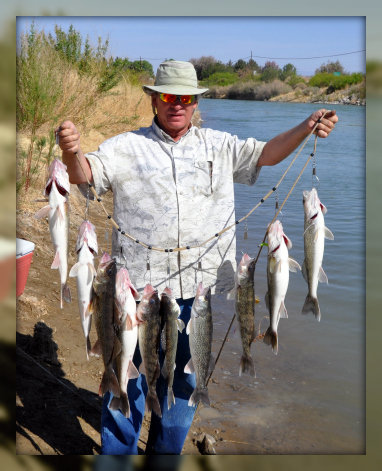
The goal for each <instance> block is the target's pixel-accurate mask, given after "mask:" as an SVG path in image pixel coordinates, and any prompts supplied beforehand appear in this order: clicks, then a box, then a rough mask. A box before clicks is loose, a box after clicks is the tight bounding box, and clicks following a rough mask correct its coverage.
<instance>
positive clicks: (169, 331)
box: [160, 288, 184, 409]
mask: <svg viewBox="0 0 382 471" xmlns="http://www.w3.org/2000/svg"><path fill="white" fill-rule="evenodd" d="M179 315H180V307H179V305H178V303H177V302H176V300H175V297H174V295H173V294H172V291H171V289H170V288H165V289H164V290H163V293H162V296H161V301H160V317H161V319H162V321H163V323H164V326H163V330H162V350H163V353H164V355H165V359H164V363H163V367H162V376H163V377H164V378H165V379H166V382H167V407H168V409H170V408H171V406H172V404H175V397H174V393H173V390H172V386H173V383H174V370H175V367H176V364H175V357H176V349H177V345H178V330H179V332H182V330H183V329H184V322H183V321H182V320H181V319H178V318H179Z"/></svg>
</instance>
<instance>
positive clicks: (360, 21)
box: [17, 16, 366, 75]
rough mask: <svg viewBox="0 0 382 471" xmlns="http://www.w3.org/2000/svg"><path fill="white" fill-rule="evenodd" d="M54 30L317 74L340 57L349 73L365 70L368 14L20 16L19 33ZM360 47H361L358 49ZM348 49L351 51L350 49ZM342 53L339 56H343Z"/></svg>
mask: <svg viewBox="0 0 382 471" xmlns="http://www.w3.org/2000/svg"><path fill="white" fill-rule="evenodd" d="M33 20H34V21H35V25H36V26H37V28H38V30H42V29H44V30H45V32H47V33H48V32H52V33H54V26H55V24H57V25H59V26H61V27H62V29H63V30H64V31H68V29H69V26H70V25H71V24H73V26H74V28H75V29H76V30H77V31H79V32H80V33H81V35H82V37H83V38H86V36H87V35H89V37H90V39H91V40H93V41H94V43H96V41H97V38H98V36H101V37H102V39H103V40H106V39H107V38H109V53H110V55H112V56H113V57H117V56H118V57H121V58H125V57H127V58H128V59H129V60H139V59H140V58H142V59H145V60H148V61H149V62H150V63H151V64H152V65H153V68H154V72H155V71H156V69H157V68H158V65H159V64H160V63H161V62H162V61H163V60H165V59H175V60H183V61H188V60H190V59H191V58H199V57H201V56H213V57H214V58H215V59H216V60H219V61H221V62H223V63H227V62H228V61H229V60H231V61H232V62H236V61H237V60H238V59H245V60H246V61H248V59H250V57H251V54H252V58H253V59H254V60H255V61H256V62H257V63H258V64H259V65H260V66H262V65H264V64H265V62H266V61H267V60H275V62H276V63H277V64H278V65H279V66H280V68H282V67H283V66H284V65H285V64H287V63H292V64H293V65H294V66H295V67H296V68H297V72H298V74H300V75H313V74H314V72H315V70H316V69H317V68H318V67H319V66H320V65H321V64H323V63H326V62H328V61H334V62H335V61H337V60H339V61H340V63H341V64H342V65H343V67H344V69H345V70H346V71H347V72H365V57H366V53H365V49H366V43H365V34H366V21H365V17H362V16H359V17H182V16H180V17H157V16H153V17H99V16H98V17H97V16H92V17H80V16H71V17H70V16H69V17H64V16H40V17H27V16H19V17H18V18H17V36H18V37H19V36H20V34H21V33H22V32H25V31H27V30H28V29H29V28H30V25H31V23H32V21H33ZM358 51H361V52H358ZM349 53H350V54H349ZM340 54H341V55H340Z"/></svg>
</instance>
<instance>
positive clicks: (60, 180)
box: [44, 159, 70, 197]
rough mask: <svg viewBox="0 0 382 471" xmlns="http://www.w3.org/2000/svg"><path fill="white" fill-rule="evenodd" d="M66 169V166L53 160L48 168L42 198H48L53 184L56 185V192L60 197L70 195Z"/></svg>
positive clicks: (59, 161)
mask: <svg viewBox="0 0 382 471" xmlns="http://www.w3.org/2000/svg"><path fill="white" fill-rule="evenodd" d="M66 169H67V167H66V165H65V164H63V163H62V162H61V160H58V159H54V160H53V162H52V163H51V164H50V167H49V176H48V181H47V183H46V185H45V189H44V196H46V197H48V196H49V194H50V192H51V190H52V184H53V182H54V183H55V184H56V187H57V190H58V191H59V193H61V195H63V196H66V195H67V194H69V193H70V183H69V175H68V172H67V171H66Z"/></svg>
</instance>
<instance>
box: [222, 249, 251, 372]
mask: <svg viewBox="0 0 382 471" xmlns="http://www.w3.org/2000/svg"><path fill="white" fill-rule="evenodd" d="M227 299H235V310H236V316H237V321H238V324H239V330H240V336H241V343H242V347H243V355H242V357H241V360H240V367H239V376H241V375H242V374H249V375H251V376H256V374H255V366H254V364H253V359H252V357H251V345H252V342H253V341H254V340H255V337H256V328H255V302H256V297H255V260H254V259H253V258H250V257H249V255H248V254H246V253H245V254H243V257H242V259H241V260H240V263H239V265H238V266H237V270H236V275H235V287H234V289H233V290H232V291H230V293H229V294H228V296H227Z"/></svg>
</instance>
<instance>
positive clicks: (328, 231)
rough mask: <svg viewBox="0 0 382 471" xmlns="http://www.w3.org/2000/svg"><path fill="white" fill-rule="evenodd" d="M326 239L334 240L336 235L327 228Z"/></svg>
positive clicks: (325, 229)
mask: <svg viewBox="0 0 382 471" xmlns="http://www.w3.org/2000/svg"><path fill="white" fill-rule="evenodd" d="M324 237H325V239H329V240H334V235H333V233H332V231H331V230H329V229H328V228H327V227H324Z"/></svg>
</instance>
